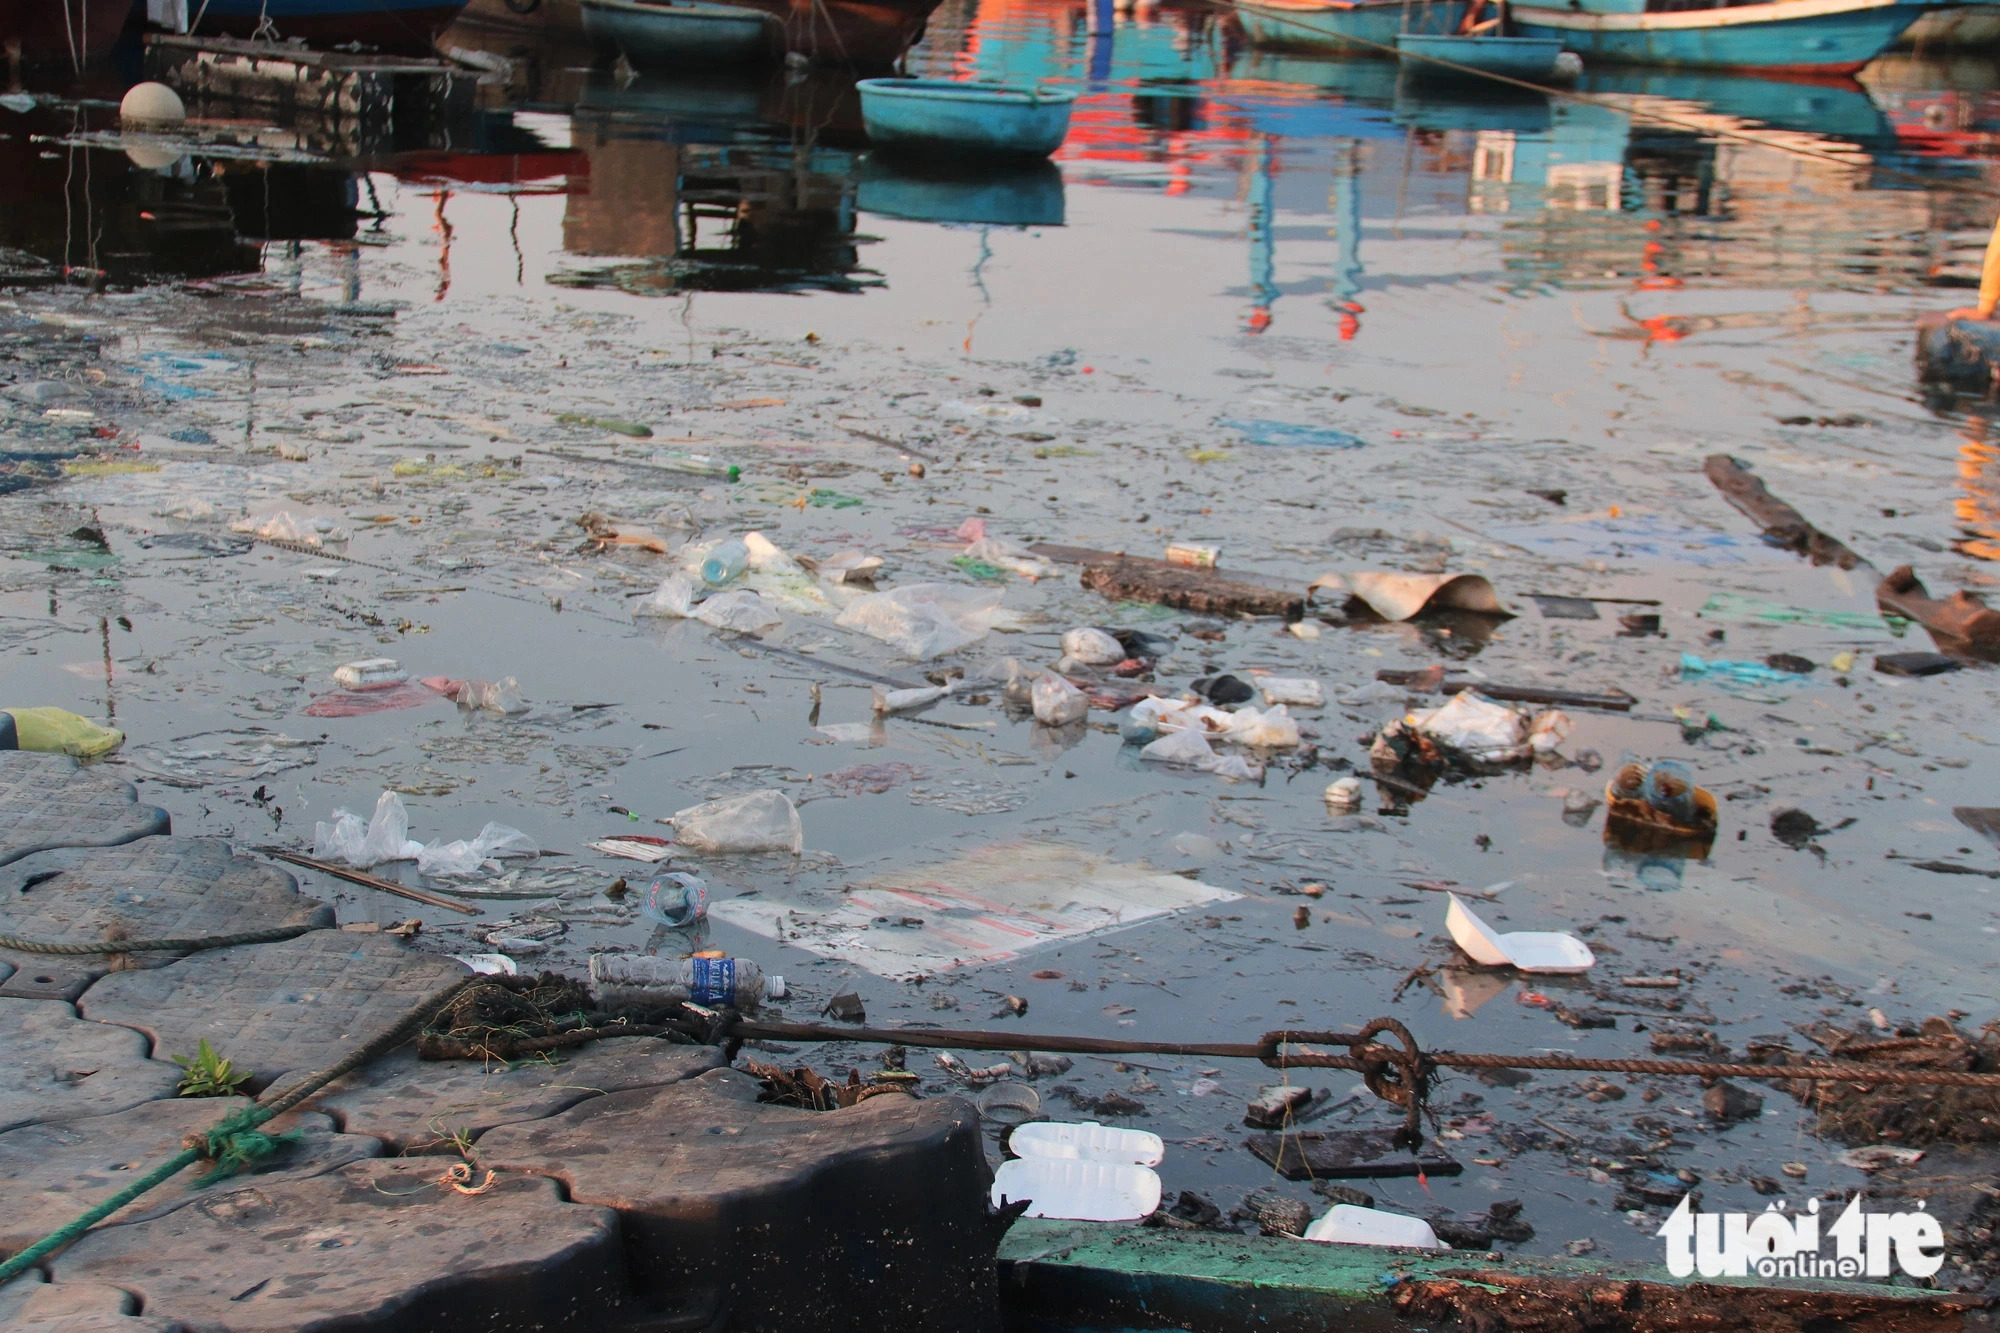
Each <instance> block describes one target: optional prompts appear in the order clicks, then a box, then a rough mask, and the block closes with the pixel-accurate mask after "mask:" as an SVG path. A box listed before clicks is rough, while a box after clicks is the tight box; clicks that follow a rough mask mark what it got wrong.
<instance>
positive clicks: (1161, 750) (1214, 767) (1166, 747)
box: [1139, 727, 1264, 781]
mask: <svg viewBox="0 0 2000 1333" xmlns="http://www.w3.org/2000/svg"><path fill="white" fill-rule="evenodd" d="M1139 757H1140V758H1141V759H1147V760H1151V761H1152V762H1153V763H1156V764H1175V765H1179V766H1180V767H1183V768H1194V769H1199V770H1201V771H1202V772H1204V773H1213V774H1215V775H1216V776H1217V777H1223V778H1229V779H1231V780H1239V779H1249V780H1251V781H1254V780H1256V779H1257V778H1258V777H1260V776H1262V775H1263V772H1264V770H1263V769H1262V768H1260V767H1258V766H1257V765H1255V764H1252V763H1251V762H1250V761H1248V760H1247V759H1245V758H1243V756H1242V755H1237V754H1230V755H1220V754H1217V753H1216V752H1215V750H1214V748H1213V747H1212V746H1210V745H1209V743H1208V737H1206V736H1204V735H1202V733H1201V732H1200V731H1198V730H1196V729H1195V728H1192V727H1183V728H1182V729H1181V730H1179V731H1175V732H1170V733H1169V734H1167V735H1165V736H1162V737H1160V739H1158V740H1156V741H1154V742H1153V743H1152V744H1151V745H1148V746H1147V747H1146V748H1144V749H1143V750H1141V751H1139Z"/></svg>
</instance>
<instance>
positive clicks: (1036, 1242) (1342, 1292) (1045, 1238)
mask: <svg viewBox="0 0 2000 1333" xmlns="http://www.w3.org/2000/svg"><path fill="white" fill-rule="evenodd" d="M1000 1264H1001V1267H1002V1272H1003V1274H1004V1273H1005V1272H1006V1271H1007V1268H1008V1266H1010V1265H1016V1264H1019V1265H1035V1266H1048V1267H1050V1268H1054V1269H1068V1270H1098V1271H1102V1272H1104V1273H1106V1274H1115V1275H1117V1276H1118V1277H1121V1278H1174V1279H1179V1280H1180V1281H1182V1282H1190V1281H1191V1282H1208V1283H1214V1284H1217V1285H1220V1286H1225V1287H1230V1288H1236V1289H1241V1290H1244V1291H1253V1290H1254V1291H1290V1292H1295V1293H1297V1294H1299V1295H1301V1296H1314V1297H1321V1298H1325V1299H1328V1300H1336V1301H1367V1302H1377V1301H1379V1302H1381V1303H1383V1304H1385V1305H1386V1304H1387V1303H1388V1300H1389V1296H1390V1290H1391V1287H1392V1285H1393V1284H1392V1283H1391V1282H1390V1281H1389V1280H1388V1279H1392V1278H1442V1277H1447V1276H1453V1277H1457V1278H1459V1279H1460V1280H1465V1281H1476V1277H1475V1275H1476V1274H1477V1273H1478V1272H1480V1271H1481V1270H1498V1271H1501V1272H1505V1273H1507V1274H1510V1275H1513V1276H1516V1277H1534V1278H1540V1279H1546V1280H1550V1281H1558V1282H1578V1283H1586V1284H1596V1283H1602V1282H1647V1283H1658V1284H1660V1285H1662V1286H1669V1287H1690V1286H1696V1285H1700V1286H1705V1287H1709V1288H1714V1287H1743V1288H1746V1289H1766V1290H1781V1291H1798V1292H1819V1293H1825V1294H1829V1295H1833V1294H1838V1295H1841V1296H1847V1297H1863V1298H1867V1299H1870V1300H1874V1301H1907V1302H1910V1303H1912V1304H1923V1303H1927V1302H1930V1301H1935V1300H1939V1299H1941V1298H1947V1297H1949V1296H1950V1293H1946V1292H1939V1291H1932V1290H1929V1289H1927V1288H1920V1287H1894V1286H1888V1285H1885V1284H1881V1283H1873V1282H1840V1281H1835V1280H1828V1279H1805V1278H1793V1279H1785V1278H1779V1279H1764V1278H1754V1277H1741V1278H1705V1277H1700V1276H1694V1277H1686V1278H1678V1277H1675V1276H1673V1275H1672V1274H1671V1273H1669V1272H1667V1270H1666V1269H1665V1268H1664V1267H1659V1266H1655V1265H1645V1264H1637V1265H1634V1264H1611V1263H1605V1262H1602V1261H1593V1260H1587V1259H1553V1258H1545V1257H1540V1256H1528V1255H1514V1254H1510V1255H1507V1256H1505V1257H1504V1258H1503V1259H1502V1260H1500V1261H1499V1262H1498V1263H1494V1262H1492V1261H1490V1260H1488V1259H1487V1257H1486V1252H1485V1251H1479V1250H1453V1251H1447V1252H1443V1253H1436V1254H1428V1253H1424V1252H1421V1251H1416V1250H1403V1249H1390V1248H1379V1249H1378V1248H1375V1247H1372V1246H1363V1245H1321V1244H1316V1243H1314V1242H1312V1241H1300V1240H1286V1239H1284V1238H1282V1237H1276V1236H1244V1235H1233V1234H1229V1233H1225V1232H1211V1231H1174V1230H1168V1229H1166V1228H1158V1227H1142V1226H1138V1225H1136V1224H1127V1223H1109V1222H1063V1221H1056V1220H1054V1219H1050V1218H1022V1219H1021V1220H1020V1221H1018V1222H1016V1223H1015V1224H1014V1226H1013V1228H1012V1229H1011V1230H1009V1231H1008V1233H1007V1236H1006V1238H1005V1239H1004V1240H1003V1241H1002V1242H1001V1244H1000ZM1004 1285H1005V1284H1004V1282H1003V1286H1004ZM1480 1285H1486V1284H1480ZM1489 1289H1491V1290H1498V1289H1497V1288H1489ZM1956 1299H1959V1300H1963V1299H1964V1298H1963V1297H1958V1298H1956Z"/></svg>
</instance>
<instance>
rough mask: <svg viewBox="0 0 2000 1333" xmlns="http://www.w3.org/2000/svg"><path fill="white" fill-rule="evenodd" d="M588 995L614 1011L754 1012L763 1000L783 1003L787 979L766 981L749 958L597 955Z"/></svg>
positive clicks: (591, 961)
mask: <svg viewBox="0 0 2000 1333" xmlns="http://www.w3.org/2000/svg"><path fill="white" fill-rule="evenodd" d="M590 993H591V996H592V998H594V999H595V1000H596V1001H597V1002H598V1003H599V1004H600V1005H604V1006H606V1007H607V1008H614V1009H615V1008H632V1009H655V1008H659V1007H660V1006H662V1005H668V1004H676V1003H693V1004H701V1005H708V1006H711V1007H718V1008H719V1007H723V1006H730V1007H734V1008H737V1009H743V1010H754V1009H756V1008H757V1006H758V1005H760V1004H762V1003H763V1002H764V1001H765V1000H767V999H770V1000H781V999H783V998H784V997H785V979H784V978H783V977H779V976H771V977H767V976H765V975H764V969H763V968H761V967H759V966H757V964H756V963H754V962H752V961H751V960H750V959H748V958H723V957H719V956H718V957H712V958H711V957H696V958H660V957H657V956H655V955H653V954H639V953H599V954H592V955H591V957H590Z"/></svg>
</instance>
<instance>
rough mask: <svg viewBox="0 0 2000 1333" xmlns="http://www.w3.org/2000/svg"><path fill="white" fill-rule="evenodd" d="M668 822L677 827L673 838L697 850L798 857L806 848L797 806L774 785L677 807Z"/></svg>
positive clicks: (803, 830)
mask: <svg viewBox="0 0 2000 1333" xmlns="http://www.w3.org/2000/svg"><path fill="white" fill-rule="evenodd" d="M668 822H670V823H671V824H672V825H673V826H674V840H675V841H676V842H678V843H680V844H681V845H682V846H684V847H688V848H692V849H693V850H695V851H697V852H709V853H726V852H790V853H791V854H792V855H793V856H797V855H799V853H800V852H802V851H804V850H805V829H804V827H803V826H802V825H801V824H800V822H799V812H798V807H796V806H794V805H793V804H792V798H791V797H789V796H787V795H785V793H783V792H781V791H778V790H776V789H775V788H773V789H771V790H767V791H753V792H748V793H746V794H744V795H742V796H725V797H723V798H722V799H721V800H719V801H709V802H707V803H706V804H703V805H691V806H689V807H688V808H687V809H685V810H676V811H675V812H674V816H673V818H672V819H671V820H670V821H668Z"/></svg>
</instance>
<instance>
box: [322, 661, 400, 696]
mask: <svg viewBox="0 0 2000 1333" xmlns="http://www.w3.org/2000/svg"><path fill="white" fill-rule="evenodd" d="M409 678H410V677H409V673H408V672H406V671H404V670H403V668H402V665H401V664H400V663H398V662H397V661H396V659H395V658H393V657H370V658H366V659H364V660H362V661H359V662H349V663H347V664H346V665H344V666H338V667H335V668H334V669H333V683H334V684H336V685H338V686H340V688H341V689H343V690H379V689H383V688H386V687H387V686H390V685H400V684H402V683H403V682H404V681H406V680H408V679H409Z"/></svg>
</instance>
